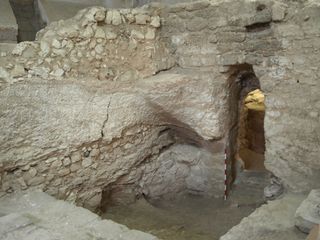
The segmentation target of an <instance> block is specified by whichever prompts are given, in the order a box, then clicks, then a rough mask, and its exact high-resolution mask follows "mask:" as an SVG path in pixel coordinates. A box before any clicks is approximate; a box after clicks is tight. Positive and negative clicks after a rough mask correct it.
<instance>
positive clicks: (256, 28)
mask: <svg viewBox="0 0 320 240" xmlns="http://www.w3.org/2000/svg"><path fill="white" fill-rule="evenodd" d="M270 28H271V25H270V22H264V23H254V24H251V25H248V26H246V30H247V32H262V31H264V30H267V29H270Z"/></svg>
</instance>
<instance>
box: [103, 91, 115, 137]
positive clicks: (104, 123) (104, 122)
mask: <svg viewBox="0 0 320 240" xmlns="http://www.w3.org/2000/svg"><path fill="white" fill-rule="evenodd" d="M111 100H112V96H111V97H110V100H109V103H108V107H107V117H106V119H105V120H104V121H103V123H102V127H101V138H103V137H104V132H103V129H104V127H105V126H106V124H107V122H108V120H109V109H110V105H111Z"/></svg>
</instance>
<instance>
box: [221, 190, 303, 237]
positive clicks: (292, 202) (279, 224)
mask: <svg viewBox="0 0 320 240" xmlns="http://www.w3.org/2000/svg"><path fill="white" fill-rule="evenodd" d="M304 197H305V196H304V195H293V194H288V195H286V196H284V197H283V198H282V199H278V200H275V201H272V202H268V203H267V204H266V205H263V206H261V207H260V208H258V209H257V210H256V211H254V212H253V213H252V214H251V215H250V216H248V217H246V218H244V219H242V221H241V222H240V224H238V225H237V226H235V227H233V228H231V230H230V231H228V232H227V233H226V234H225V235H223V236H222V237H221V238H220V240H254V239H259V240H260V239H261V240H273V239H278V240H287V239H292V240H303V239H305V238H306V235H305V234H303V233H301V232H299V230H297V229H296V228H295V225H294V214H295V211H296V209H297V208H298V206H299V204H300V203H301V202H302V201H303V199H304Z"/></svg>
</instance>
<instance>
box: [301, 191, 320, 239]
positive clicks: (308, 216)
mask: <svg viewBox="0 0 320 240" xmlns="http://www.w3.org/2000/svg"><path fill="white" fill-rule="evenodd" d="M295 218H296V220H295V224H296V226H297V227H298V228H299V229H300V230H301V231H302V232H305V233H309V232H310V231H311V229H312V228H313V227H314V226H316V225H317V224H320V189H314V190H312V191H311V192H310V193H309V195H308V197H307V198H306V199H305V200H304V201H303V202H302V203H301V205H300V206H299V208H298V209H297V211H296V214H295Z"/></svg>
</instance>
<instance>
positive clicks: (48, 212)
mask: <svg viewBox="0 0 320 240" xmlns="http://www.w3.org/2000/svg"><path fill="white" fill-rule="evenodd" d="M0 235H1V237H0V238H1V239H2V240H13V239H25V240H34V239H44V240H53V239H61V240H62V239H63V240H64V239H65V240H67V239H80V240H89V239H101V240H102V239H104V240H108V239H114V240H125V239H126V240H129V239H130V240H133V239H136V240H138V239H139V240H156V239H158V238H156V237H155V236H152V235H150V234H147V233H143V232H140V231H137V230H130V229H128V228H127V227H125V226H124V225H120V224H117V223H115V222H113V221H110V220H101V218H100V217H99V216H97V215H95V214H93V213H92V212H90V211H88V210H87V209H84V208H81V207H76V206H74V205H72V204H70V203H66V202H64V201H60V200H56V199H54V198H53V197H50V196H49V195H47V194H45V193H43V192H38V191H37V192H28V193H25V194H16V195H12V196H10V197H9V198H2V199H1V201H0Z"/></svg>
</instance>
